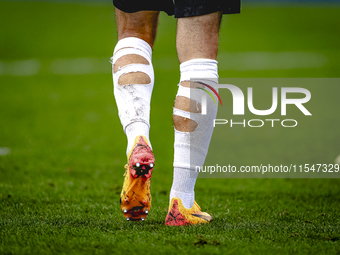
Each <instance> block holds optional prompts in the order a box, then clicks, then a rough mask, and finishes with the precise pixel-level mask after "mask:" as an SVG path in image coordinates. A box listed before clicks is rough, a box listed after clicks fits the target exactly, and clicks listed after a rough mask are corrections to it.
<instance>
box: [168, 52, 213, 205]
mask: <svg viewBox="0 0 340 255" xmlns="http://www.w3.org/2000/svg"><path fill="white" fill-rule="evenodd" d="M180 69H181V80H180V82H182V81H190V79H192V78H195V79H196V78H201V79H202V80H205V81H209V82H212V83H215V84H216V83H217V82H218V81H217V79H218V74H217V61H215V60H211V59H193V60H189V61H186V62H184V63H182V64H181V65H180ZM202 93H206V92H204V91H202V90H199V89H190V88H187V87H183V86H181V85H180V84H179V89H178V93H177V96H182V97H187V98H190V99H192V100H194V101H196V102H197V103H200V104H201V103H202ZM215 100H217V98H216V97H215ZM206 103H207V114H206V115H202V114H201V113H190V112H186V111H183V110H180V109H176V108H174V115H178V116H181V117H184V118H188V119H191V120H193V121H195V122H196V123H197V124H198V125H197V127H196V129H195V130H194V131H192V132H181V131H178V130H176V129H175V144H174V177H173V183H172V187H171V192H170V201H171V199H172V198H174V197H178V198H180V199H181V200H182V203H183V205H184V207H185V208H188V209H189V208H191V207H192V206H193V205H194V202H195V193H194V187H195V183H196V179H197V176H198V172H195V166H202V165H203V164H204V161H205V157H206V155H207V153H208V148H209V143H210V140H211V136H212V132H213V119H215V118H216V114H217V106H216V105H215V103H214V101H213V99H212V98H210V97H208V98H207V102H206Z"/></svg>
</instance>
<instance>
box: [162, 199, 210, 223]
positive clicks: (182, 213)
mask: <svg viewBox="0 0 340 255" xmlns="http://www.w3.org/2000/svg"><path fill="white" fill-rule="evenodd" d="M210 221H212V217H211V216H210V215H209V214H208V213H206V212H201V207H199V205H198V204H197V203H196V201H195V203H194V205H193V206H192V207H191V208H190V209H187V208H185V207H184V206H183V203H182V201H181V199H180V198H177V197H174V198H172V199H171V203H170V206H169V211H168V215H167V216H166V218H165V225H168V226H187V225H195V224H202V223H209V222H210Z"/></svg>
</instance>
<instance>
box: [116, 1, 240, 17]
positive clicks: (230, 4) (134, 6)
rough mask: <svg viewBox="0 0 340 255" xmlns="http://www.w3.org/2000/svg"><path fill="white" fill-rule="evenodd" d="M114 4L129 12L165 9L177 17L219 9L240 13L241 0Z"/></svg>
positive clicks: (198, 14) (207, 12) (123, 2)
mask: <svg viewBox="0 0 340 255" xmlns="http://www.w3.org/2000/svg"><path fill="white" fill-rule="evenodd" d="M113 5H114V6H115V7H116V8H118V9H119V10H121V11H123V12H127V13H133V12H138V11H164V12H166V13H167V14H168V15H175V18H183V17H192V16H200V15H204V14H209V13H213V12H217V11H222V12H223V14H232V13H240V7H241V0H156V1H153V0H113Z"/></svg>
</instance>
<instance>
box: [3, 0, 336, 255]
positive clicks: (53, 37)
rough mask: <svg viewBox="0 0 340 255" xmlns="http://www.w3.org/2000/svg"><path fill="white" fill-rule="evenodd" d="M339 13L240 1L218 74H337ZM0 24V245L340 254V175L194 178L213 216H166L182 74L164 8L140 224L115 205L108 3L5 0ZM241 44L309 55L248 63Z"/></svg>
mask: <svg viewBox="0 0 340 255" xmlns="http://www.w3.org/2000/svg"><path fill="white" fill-rule="evenodd" d="M108 2H110V1H108ZM339 14H340V8H339V6H338V5H287V4H286V5H250V4H246V3H245V4H243V8H242V14H239V15H231V16H228V17H225V19H224V20H223V23H222V28H221V40H220V53H221V56H220V58H219V63H220V70H219V72H220V77H289V78H292V77H324V78H326V77H339V71H340V60H339V59H340V46H339V45H340V44H339V39H340V36H339V31H340V23H339V21H338V17H339ZM0 24H1V28H0V147H1V148H3V147H8V148H10V150H11V153H10V154H8V155H2V156H0V254H125V255H126V254H142V253H143V254H144V253H145V254H160V253H169V254H174V253H180V254H218V253H221V254H307V253H308V254H339V253H340V245H339V241H340V222H339V219H340V203H339V201H340V182H339V179H198V181H197V185H196V198H197V202H198V203H199V204H200V206H201V207H202V208H203V209H204V211H207V212H209V213H211V214H212V216H213V218H214V221H213V222H212V223H211V224H209V225H204V226H190V227H180V228H170V227H166V226H165V225H164V220H165V216H166V213H167V206H168V199H169V190H170V187H171V182H172V160H173V142H174V140H173V126H172V107H173V101H174V98H175V95H176V91H177V86H176V84H177V83H178V80H179V71H178V61H177V57H176V49H175V31H176V22H175V20H174V19H173V18H171V17H167V16H166V15H164V14H162V15H161V17H160V26H159V31H158V38H157V40H156V45H155V48H154V68H155V75H156V84H155V88H154V93H153V98H152V105H151V109H152V110H151V127H152V128H151V134H150V137H151V141H152V144H153V148H154V152H155V155H156V167H155V171H154V174H153V177H152V196H153V204H152V210H151V212H150V215H149V216H148V218H147V220H146V221H145V222H137V223H131V222H127V221H126V220H125V219H124V217H123V215H122V213H121V212H120V207H119V194H120V191H121V187H122V183H123V173H124V164H125V163H126V161H125V160H126V158H125V146H126V140H125V136H124V133H123V130H122V128H121V125H120V122H119V119H118V114H117V109H116V106H115V101H114V97H113V94H112V77H111V74H110V68H111V67H110V64H109V57H110V56H111V54H112V51H113V47H114V44H115V42H116V31H115V21H114V11H113V7H112V6H111V5H110V4H109V3H108V4H66V3H59V4H57V3H41V2H34V3H32V2H10V1H0ZM247 52H248V53H249V52H269V53H270V54H274V55H275V53H278V52H293V53H294V52H298V53H299V54H306V56H312V57H311V59H310V60H306V61H305V62H302V63H300V64H299V65H296V66H294V65H293V66H292V65H290V63H283V65H282V66H280V65H278V66H277V67H275V66H268V65H267V66H266V63H262V64H264V66H263V68H256V67H259V65H255V66H247V65H244V64H243V62H238V61H241V60H242V59H241V57H243V56H245V55H243V54H241V53H247ZM247 56H248V55H247ZM270 56H272V55H270ZM240 59H241V60H240ZM268 59H269V60H270V58H268ZM66 60H67V61H66ZM68 60H73V61H76V62H72V61H71V62H72V63H78V62H77V61H79V63H81V64H82V65H84V67H83V68H82V66H80V67H79V68H78V69H77V68H76V70H73V69H72V68H75V67H74V66H76V67H77V66H78V65H77V64H76V65H71V66H70V67H67V63H68V64H69V63H70V61H68ZM22 61H26V62H22ZM27 61H28V62H27ZM63 61H64V62H63ZM88 61H90V64H88ZM91 61H92V62H91ZM93 61H94V62H95V63H98V65H102V67H100V70H98V65H95V66H91V63H93ZM96 61H97V62H96ZM65 63H66V64H65ZM86 63H87V64H86ZM234 63H235V64H234ZM274 64H275V63H274ZM65 65H66V67H65ZM89 65H90V66H89ZM30 68H31V69H30ZM32 68H33V69H32ZM96 68H97V69H96ZM23 70H24V71H25V70H26V71H27V73H22V71H23ZM86 70H89V71H88V73H87V72H86ZM329 128H330V129H332V131H334V130H339V127H338V126H336V125H330V126H329ZM316 146H317V144H316ZM334 149H337V151H334V158H335V157H336V156H337V155H339V154H340V147H339V145H336V144H335V145H334ZM244 150H245V151H247V146H246V145H244ZM277 150H278V151H277V153H280V150H281V151H282V152H283V150H285V148H282V147H280V146H278V147H277ZM292 150H294V148H292ZM310 150H313V148H310ZM292 153H293V152H292ZM305 153H309V152H308V151H305ZM332 157H333V156H332ZM239 160H240V161H242V155H240V156H239ZM248 160H251V159H248Z"/></svg>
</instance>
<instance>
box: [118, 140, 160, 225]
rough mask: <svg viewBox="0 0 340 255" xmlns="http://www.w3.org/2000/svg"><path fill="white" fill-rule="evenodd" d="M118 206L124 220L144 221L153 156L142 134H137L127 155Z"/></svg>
mask: <svg viewBox="0 0 340 255" xmlns="http://www.w3.org/2000/svg"><path fill="white" fill-rule="evenodd" d="M127 159H128V163H127V164H126V165H125V168H126V171H125V174H124V176H125V179H124V184H123V189H122V192H121V195H120V208H121V210H122V212H123V214H124V217H125V218H126V220H130V221H140V220H142V221H144V220H145V218H146V216H147V215H148V214H149V212H150V209H151V193H150V181H151V174H152V170H153V168H154V166H155V157H154V155H153V152H152V150H151V148H150V145H149V144H148V142H147V139H146V138H145V137H144V136H137V137H136V139H135V142H134V145H133V146H132V149H131V151H130V153H129V155H128V156H127Z"/></svg>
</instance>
